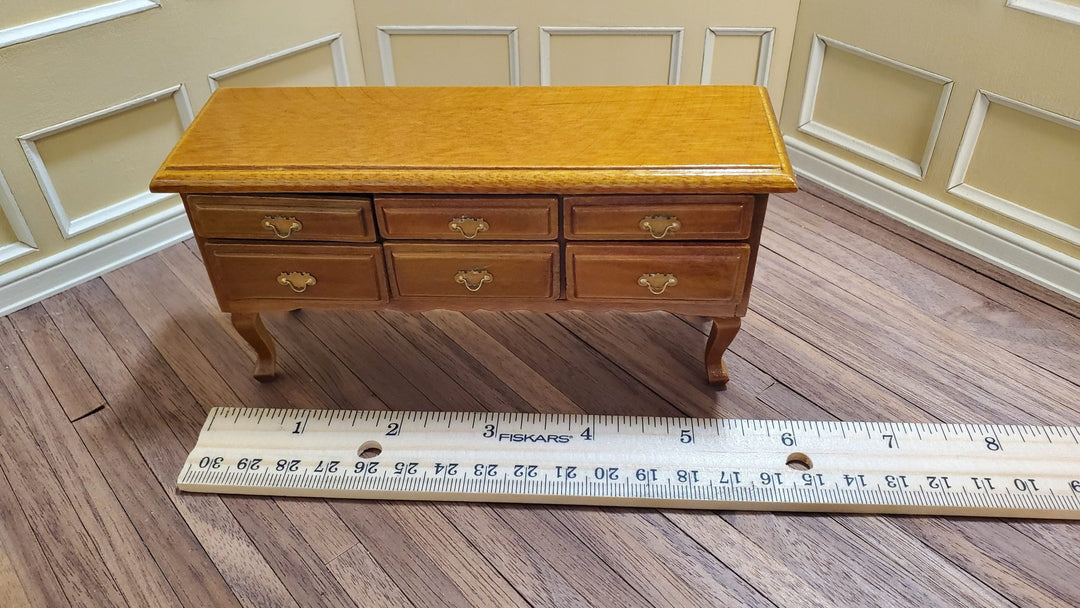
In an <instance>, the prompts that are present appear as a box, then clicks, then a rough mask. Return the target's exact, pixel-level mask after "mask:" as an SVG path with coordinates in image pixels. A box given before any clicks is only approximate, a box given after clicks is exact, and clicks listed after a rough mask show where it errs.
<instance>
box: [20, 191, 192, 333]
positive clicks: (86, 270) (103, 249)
mask: <svg viewBox="0 0 1080 608" xmlns="http://www.w3.org/2000/svg"><path fill="white" fill-rule="evenodd" d="M189 237H191V225H190V224H189V223H188V219H187V216H186V215H185V214H184V208H183V207H182V206H181V205H179V204H177V205H174V206H172V207H170V208H169V209H166V210H164V211H161V212H159V213H156V214H154V215H152V216H150V217H147V218H144V219H142V220H140V221H138V222H136V223H134V224H131V225H129V226H125V227H124V228H122V229H121V230H119V231H116V232H111V233H108V234H105V235H102V236H100V237H98V238H96V239H93V240H90V241H87V242H85V243H81V244H79V245H77V246H75V247H73V248H71V249H67V250H65V251H62V252H60V253H58V254H56V255H52V256H49V257H47V258H44V259H42V260H38V261H36V262H34V263H32V264H29V265H27V266H24V267H22V268H18V269H16V270H14V271H12V272H10V273H7V274H4V275H0V316H4V315H6V314H9V313H12V312H15V311H16V310H19V309H21V308H25V307H27V306H29V305H31V304H33V303H35V302H40V301H41V300H44V299H45V298H47V297H49V296H51V295H55V294H57V293H60V292H61V291H64V290H65V289H68V288H70V287H74V286H75V285H78V284H79V283H83V282H85V281H89V280H90V279H93V278H95V277H99V276H101V275H103V274H105V273H106V272H109V271H110V270H113V269H114V268H119V267H120V266H123V265H124V264H128V263H130V262H134V261H135V260H137V259H139V258H142V257H145V256H147V255H150V254H151V253H154V252H155V251H159V250H161V249H164V248H165V247H168V246H169V245H173V244H175V243H178V242H180V241H182V240H184V239H186V238H189Z"/></svg>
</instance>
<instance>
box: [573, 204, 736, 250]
mask: <svg viewBox="0 0 1080 608" xmlns="http://www.w3.org/2000/svg"><path fill="white" fill-rule="evenodd" d="M564 204H565V205H566V213H565V217H566V219H565V221H566V226H565V233H566V238H568V239H591V240H647V241H652V240H660V239H663V240H665V241H678V240H741V239H746V238H748V237H749V236H750V227H751V224H752V223H753V220H754V197H753V196H749V195H677V196H667V195H656V196H641V195H638V196H568V197H566V198H565V199H564Z"/></svg>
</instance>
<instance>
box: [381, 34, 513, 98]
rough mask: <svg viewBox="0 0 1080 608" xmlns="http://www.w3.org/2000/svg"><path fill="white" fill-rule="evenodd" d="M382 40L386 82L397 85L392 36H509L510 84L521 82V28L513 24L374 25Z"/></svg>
mask: <svg viewBox="0 0 1080 608" xmlns="http://www.w3.org/2000/svg"><path fill="white" fill-rule="evenodd" d="M375 31H376V34H377V35H378V39H379V59H380V63H381V65H382V75H383V76H382V77H383V84H384V85H386V86H395V85H397V76H396V75H395V74H394V48H393V43H392V41H391V40H390V38H391V37H392V36H431V35H443V36H445V35H451V36H506V37H507V41H508V47H509V63H510V73H509V78H510V84H511V85H512V86H517V85H520V84H521V70H520V65H519V64H520V61H519V59H518V57H519V53H518V29H517V27H514V26H512V25H507V26H503V25H378V26H375Z"/></svg>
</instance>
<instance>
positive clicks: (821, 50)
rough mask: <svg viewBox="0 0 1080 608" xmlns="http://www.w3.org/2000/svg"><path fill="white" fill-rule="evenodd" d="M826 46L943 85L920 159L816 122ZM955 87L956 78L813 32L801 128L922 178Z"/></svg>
mask: <svg viewBox="0 0 1080 608" xmlns="http://www.w3.org/2000/svg"><path fill="white" fill-rule="evenodd" d="M827 47H833V48H837V49H840V50H843V51H846V52H848V53H852V54H855V55H858V56H859V57H862V58H864V59H867V60H869V61H873V62H876V63H880V64H882V65H885V66H888V67H890V68H893V69H896V70H900V71H903V72H907V73H908V74H912V75H914V76H917V77H919V78H923V79H925V80H929V81H930V82H933V83H936V84H940V85H941V97H940V99H939V101H938V106H937V110H936V112H935V113H934V117H933V122H932V125H931V128H930V136H929V138H928V139H927V141H926V146H925V148H924V149H923V155H922V158H921V159H920V160H919V162H915V161H913V160H911V159H909V158H905V157H903V156H900V155H898V154H895V153H893V152H890V151H889V150H886V149H884V148H881V147H879V146H875V145H873V144H871V143H869V142H866V141H863V140H861V139H858V138H856V137H853V136H851V135H849V134H847V133H844V132H842V131H839V130H837V129H834V128H832V127H830V126H828V125H824V124H821V123H818V122H814V104H815V103H816V100H817V94H818V87H819V86H820V84H821V71H822V67H823V65H824V63H825V50H826V48H827ZM952 87H953V81H952V80H950V79H948V78H946V77H944V76H941V75H939V74H935V73H933V72H928V71H926V70H923V69H920V68H917V67H915V66H911V65H908V64H906V63H901V62H899V61H896V60H895V59H890V58H888V57H884V56H882V55H877V54H875V53H871V52H870V51H867V50H865V49H861V48H859V47H856V46H852V45H850V44H845V43H843V42H839V41H836V40H832V39H829V38H825V37H824V36H814V40H813V43H812V46H811V49H810V61H809V65H808V67H807V72H806V89H805V90H804V92H803V101H802V108H801V110H800V112H799V131H802V132H803V133H806V134H808V135H812V136H814V137H816V138H818V139H821V140H823V141H826V142H828V143H830V144H833V145H834V146H837V147H840V148H843V149H845V150H848V151H850V152H854V153H855V154H858V155H859V156H862V157H864V158H868V159H870V160H872V161H874V162H877V163H881V164H882V165H885V166H886V167H890V168H892V169H895V170H896V171H899V172H900V173H903V174H904V175H908V176H911V177H914V178H915V179H919V180H921V179H923V177H925V176H926V168H927V167H928V166H929V165H930V158H931V156H932V155H933V153H934V145H935V144H936V143H937V138H938V133H940V131H941V121H942V120H943V119H944V118H945V108H946V106H948V104H949V95H950V94H951V93H952Z"/></svg>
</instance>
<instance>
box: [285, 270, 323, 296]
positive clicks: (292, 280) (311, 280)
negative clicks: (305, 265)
mask: <svg viewBox="0 0 1080 608" xmlns="http://www.w3.org/2000/svg"><path fill="white" fill-rule="evenodd" d="M277 282H278V284H279V285H288V286H289V287H291V288H292V290H293V291H295V292H296V293H304V291H306V290H307V288H308V287H311V286H312V285H314V284H315V283H318V281H316V280H315V275H313V274H311V273H309V272H283V273H281V274H279V275H278V277H277Z"/></svg>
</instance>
